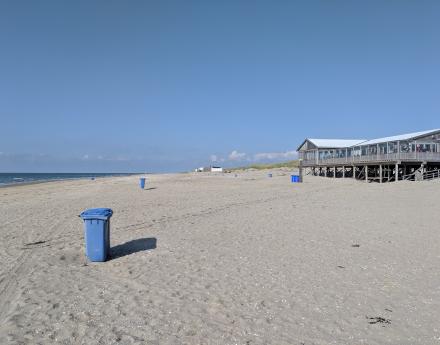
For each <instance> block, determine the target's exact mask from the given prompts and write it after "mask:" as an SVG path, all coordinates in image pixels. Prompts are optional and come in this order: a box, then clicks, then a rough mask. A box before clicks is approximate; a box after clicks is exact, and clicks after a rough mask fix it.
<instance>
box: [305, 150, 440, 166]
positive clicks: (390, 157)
mask: <svg viewBox="0 0 440 345" xmlns="http://www.w3.org/2000/svg"><path fill="white" fill-rule="evenodd" d="M423 162H424V163H425V164H426V163H430V162H432V163H440V152H399V153H389V154H377V155H365V156H351V157H341V158H327V159H319V160H315V159H313V160H303V161H302V165H303V167H325V166H335V165H336V166H344V165H379V164H393V163H399V164H400V163H414V164H415V163H423Z"/></svg>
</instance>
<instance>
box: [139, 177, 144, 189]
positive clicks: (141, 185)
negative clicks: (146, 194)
mask: <svg viewBox="0 0 440 345" xmlns="http://www.w3.org/2000/svg"><path fill="white" fill-rule="evenodd" d="M139 186H140V187H141V188H142V189H144V187H145V177H141V178H140V179H139Z"/></svg>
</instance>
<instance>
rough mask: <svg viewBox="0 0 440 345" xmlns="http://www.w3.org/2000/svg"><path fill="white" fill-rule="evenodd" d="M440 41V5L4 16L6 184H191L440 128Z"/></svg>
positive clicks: (0, 76) (43, 11)
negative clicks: (188, 177) (321, 141)
mask: <svg viewBox="0 0 440 345" xmlns="http://www.w3.org/2000/svg"><path fill="white" fill-rule="evenodd" d="M439 34H440V2H439V1H416V0H414V1H405V0H396V1H391V0H389V1H383V0H381V1H353V0H350V1H338V0H335V1H305V0H304V1H287V0H286V1H281V0H280V1H269V0H267V1H250V0H247V1H239V0H237V1H134V0H132V1H130V0H129V1H93V0H86V1H81V0H77V1H55V0H54V1H45V0H40V1H21V0H16V1H8V0H4V1H0V47H1V48H0V49H1V50H0V52H1V53H0V171H5V172H7V171H28V172H41V171H44V172H62V171H69V172H99V171H103V172H107V171H108V172H112V171H150V172H161V171H182V170H189V169H192V168H194V167H197V166H200V165H207V164H210V163H211V159H216V160H218V161H221V164H222V165H226V166H228V165H242V164H243V163H247V162H253V161H267V160H285V159H290V158H292V157H294V151H295V149H296V147H297V145H298V144H300V143H301V141H302V140H303V139H304V138H305V137H315V138H316V137H321V138H375V137H381V136H387V135H393V134H399V133H405V132H413V131H418V130H425V129H430V128H438V127H440V125H439V122H440V121H439V119H440V117H439V106H440V97H439V86H440V44H439Z"/></svg>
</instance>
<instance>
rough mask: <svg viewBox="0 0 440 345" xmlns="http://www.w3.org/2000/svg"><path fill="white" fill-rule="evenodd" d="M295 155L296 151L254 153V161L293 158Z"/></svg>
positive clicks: (296, 154)
mask: <svg viewBox="0 0 440 345" xmlns="http://www.w3.org/2000/svg"><path fill="white" fill-rule="evenodd" d="M297 156H298V153H297V152H296V151H286V152H267V153H256V154H254V161H263V160H282V159H295V158H296V157H297Z"/></svg>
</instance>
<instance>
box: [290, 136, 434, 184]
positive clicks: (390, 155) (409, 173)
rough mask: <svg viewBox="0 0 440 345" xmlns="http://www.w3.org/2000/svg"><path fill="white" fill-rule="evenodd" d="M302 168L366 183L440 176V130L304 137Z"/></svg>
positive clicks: (301, 154) (300, 149)
mask: <svg viewBox="0 0 440 345" xmlns="http://www.w3.org/2000/svg"><path fill="white" fill-rule="evenodd" d="M297 151H298V153H299V159H300V162H301V166H302V168H305V169H306V170H309V172H308V173H311V174H312V175H317V176H326V177H334V178H336V177H343V178H345V177H351V178H354V179H362V180H365V181H367V182H369V181H377V182H380V183H382V182H390V181H398V180H424V179H432V178H440V129H432V130H428V131H422V132H415V133H408V134H402V135H396V136H391V137H385V138H378V139H372V140H365V139H350V140H347V139H305V140H304V141H303V143H302V144H301V145H300V146H299V147H298V149H297Z"/></svg>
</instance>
